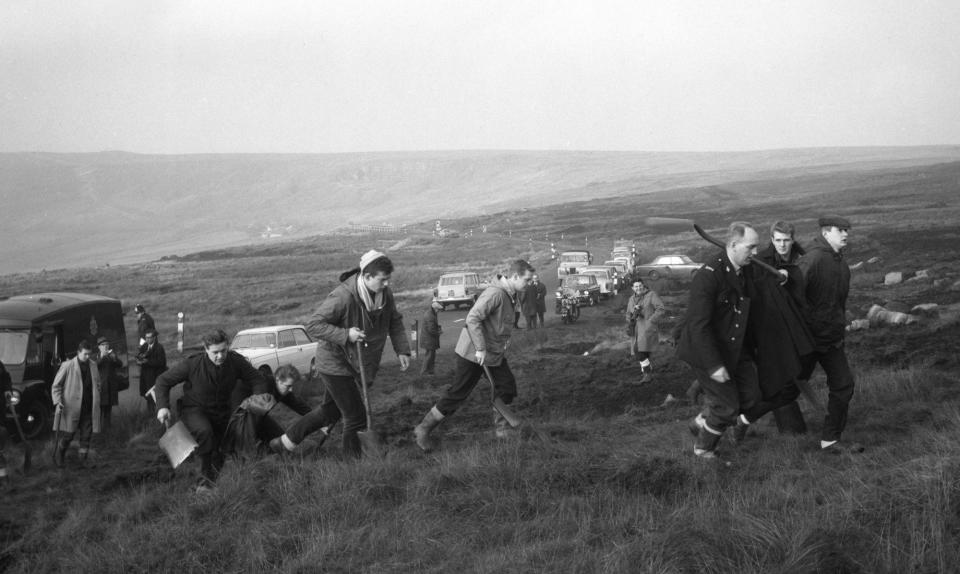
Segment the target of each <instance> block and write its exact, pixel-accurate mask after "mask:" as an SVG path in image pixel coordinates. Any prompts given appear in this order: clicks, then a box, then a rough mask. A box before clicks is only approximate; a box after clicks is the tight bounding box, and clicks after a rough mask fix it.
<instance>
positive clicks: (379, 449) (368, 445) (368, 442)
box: [357, 429, 387, 458]
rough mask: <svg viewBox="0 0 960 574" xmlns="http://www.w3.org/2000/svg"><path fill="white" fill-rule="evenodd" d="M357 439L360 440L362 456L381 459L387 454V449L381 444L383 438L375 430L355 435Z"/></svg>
mask: <svg viewBox="0 0 960 574" xmlns="http://www.w3.org/2000/svg"><path fill="white" fill-rule="evenodd" d="M357 438H359V439H360V448H361V449H362V451H363V453H364V454H367V455H370V456H373V457H376V458H383V457H384V456H386V454H387V447H386V445H385V444H384V443H383V437H381V436H380V433H378V432H377V431H375V430H369V429H368V430H365V431H360V432H358V433H357Z"/></svg>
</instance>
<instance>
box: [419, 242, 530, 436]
mask: <svg viewBox="0 0 960 574" xmlns="http://www.w3.org/2000/svg"><path fill="white" fill-rule="evenodd" d="M533 271H534V269H533V267H531V266H530V264H529V263H527V262H526V261H524V260H522V259H518V260H516V261H514V262H513V263H512V264H511V265H510V271H509V273H508V275H507V276H506V277H504V276H497V281H496V282H495V283H494V284H493V285H491V286H490V287H488V288H487V289H486V290H484V292H483V293H481V294H480V297H479V298H478V299H477V302H476V303H474V305H473V307H472V308H471V309H470V312H469V313H467V319H466V324H465V325H464V327H463V330H462V331H460V339H459V340H458V341H457V346H456V349H454V351H455V352H456V355H457V356H456V374H455V375H454V380H453V383H452V384H451V385H450V386H449V387H447V389H446V391H444V393H443V396H442V397H440V400H439V401H437V404H436V405H434V406H433V408H431V409H430V410H429V411H428V412H427V414H426V415H425V416H424V417H423V421H422V422H421V423H420V424H419V425H417V426H416V428H414V430H413V432H414V436H415V438H416V441H417V446H419V447H420V448H421V449H422V450H423V451H424V452H429V451H430V450H433V449H434V448H436V441H435V440H432V439H431V437H430V433H431V432H432V431H433V429H435V428H436V427H437V425H439V424H440V422H441V421H443V420H444V419H445V418H446V417H448V416H450V415H452V414H453V413H454V412H455V411H456V410H457V409H458V408H459V407H460V405H462V404H463V402H464V401H465V400H467V398H468V397H469V396H470V393H471V392H472V391H473V388H474V387H475V386H476V385H477V382H478V381H479V380H480V377H481V376H483V375H484V367H488V368H489V369H490V374H491V375H492V376H493V379H494V380H493V384H494V387H495V389H496V392H495V395H496V396H495V398H499V399H501V400H502V401H503V402H504V404H510V403H511V402H513V399H514V397H516V396H517V382H516V379H514V377H513V373H512V372H511V371H510V366H509V365H508V364H507V358H506V356H505V353H506V350H507V344H508V343H509V341H510V335H511V333H512V330H513V321H514V317H515V315H514V313H516V311H515V310H516V309H518V308H519V304H520V303H519V301H518V300H517V298H518V295H519V294H520V293H522V292H523V290H524V288H526V286H527V285H528V284H529V283H530V280H531V279H532V278H533ZM493 420H494V428H495V431H496V436H497V437H498V438H506V437H508V436H509V435H508V429H509V425H508V424H507V422H506V420H505V419H504V418H503V416H502V415H501V414H500V412H499V411H497V410H496V409H494V412H493Z"/></svg>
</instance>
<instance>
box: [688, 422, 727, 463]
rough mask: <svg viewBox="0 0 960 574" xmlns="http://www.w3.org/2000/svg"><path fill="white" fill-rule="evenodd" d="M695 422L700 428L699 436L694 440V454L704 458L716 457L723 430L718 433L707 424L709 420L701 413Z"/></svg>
mask: <svg viewBox="0 0 960 574" xmlns="http://www.w3.org/2000/svg"><path fill="white" fill-rule="evenodd" d="M700 421H702V423H701V422H700ZM694 424H696V425H697V426H698V427H700V428H699V430H698V432H697V438H696V440H695V441H694V442H693V454H695V455H696V456H697V457H699V458H702V459H712V458H716V456H717V453H716V451H717V445H718V444H719V443H720V437H721V436H723V432H722V431H721V432H719V433H718V432H716V431H714V430H713V429H711V428H710V427H709V426H708V425H707V421H706V420H705V419H703V417H702V416H700V415H698V416H697V418H696V419H694Z"/></svg>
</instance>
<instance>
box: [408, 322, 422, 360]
mask: <svg viewBox="0 0 960 574" xmlns="http://www.w3.org/2000/svg"><path fill="white" fill-rule="evenodd" d="M419 327H420V321H414V322H413V330H412V331H410V343H411V345H410V357H412V358H414V359H416V358H417V347H418V346H419V343H418V341H417V330H418V329H419Z"/></svg>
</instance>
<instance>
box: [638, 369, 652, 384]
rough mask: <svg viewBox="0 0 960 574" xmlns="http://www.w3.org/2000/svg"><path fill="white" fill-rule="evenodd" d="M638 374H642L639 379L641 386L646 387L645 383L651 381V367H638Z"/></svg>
mask: <svg viewBox="0 0 960 574" xmlns="http://www.w3.org/2000/svg"><path fill="white" fill-rule="evenodd" d="M640 372H641V373H643V375H642V376H641V377H640V384H641V385H646V384H647V383H650V382H652V381H653V367H644V366H643V365H640Z"/></svg>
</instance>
